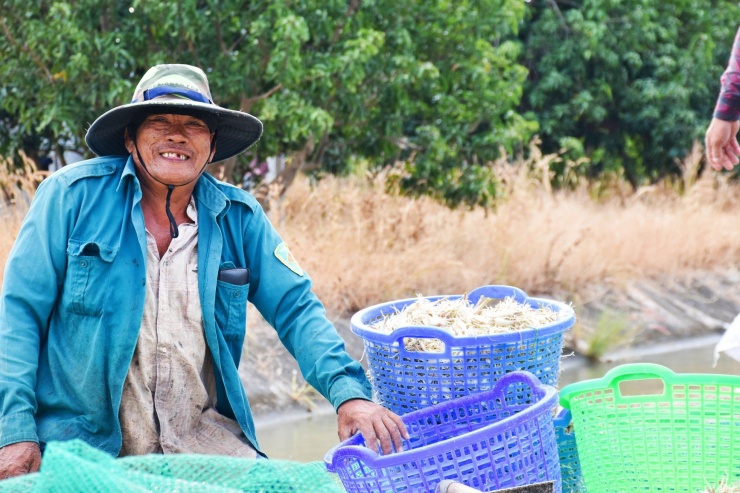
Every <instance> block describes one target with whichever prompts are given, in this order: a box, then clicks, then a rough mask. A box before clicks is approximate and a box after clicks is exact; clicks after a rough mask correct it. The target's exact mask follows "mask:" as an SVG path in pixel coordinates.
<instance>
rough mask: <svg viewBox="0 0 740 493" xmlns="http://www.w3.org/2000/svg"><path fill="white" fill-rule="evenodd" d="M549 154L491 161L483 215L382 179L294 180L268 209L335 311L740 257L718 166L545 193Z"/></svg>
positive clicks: (589, 282) (674, 269) (739, 236)
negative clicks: (635, 182) (494, 192)
mask: <svg viewBox="0 0 740 493" xmlns="http://www.w3.org/2000/svg"><path fill="white" fill-rule="evenodd" d="M555 159H558V158H557V156H542V155H539V154H537V153H534V154H533V157H532V158H530V159H529V160H527V161H520V162H519V163H517V165H515V166H512V165H509V164H506V161H505V160H502V161H501V162H498V163H493V164H492V165H493V166H496V167H497V168H499V169H498V170H497V172H498V175H499V176H501V177H503V179H504V192H505V195H506V198H505V199H504V200H503V201H502V203H501V204H500V205H499V206H498V209H497V210H496V211H495V212H488V213H486V212H485V211H483V210H472V211H471V210H456V211H452V210H449V209H447V208H446V207H444V206H443V205H440V204H438V203H436V202H434V201H432V200H431V199H427V198H418V199H411V198H408V197H402V196H399V195H397V194H388V193H385V192H384V184H385V183H386V180H385V178H386V177H384V176H379V177H376V178H375V179H368V180H358V179H338V178H330V179H325V180H322V181H321V182H319V183H318V184H311V183H310V182H309V181H308V180H306V179H301V180H298V181H297V182H296V183H295V184H294V186H293V187H292V188H291V189H290V190H289V191H288V193H287V195H286V196H285V197H284V199H283V201H282V202H278V203H275V204H273V207H272V208H271V212H272V217H273V221H274V222H275V224H276V227H277V228H278V230H279V231H280V232H281V234H282V235H283V237H284V239H286V241H288V243H289V244H290V247H291V251H292V252H293V253H294V255H295V256H296V258H297V259H298V260H299V262H300V263H301V264H302V265H303V267H304V268H305V269H306V270H307V271H308V272H309V273H310V274H311V276H312V277H313V279H314V281H315V286H316V287H315V289H316V292H317V294H318V295H319V297H320V298H321V299H322V300H324V302H325V303H326V304H327V305H328V307H329V308H330V309H332V310H336V311H342V312H344V311H352V310H356V309H358V308H361V307H365V306H368V305H370V304H373V303H377V302H381V301H388V300H392V299H398V298H400V297H409V296H414V295H415V294H417V293H420V294H423V295H432V294H456V293H458V294H459V293H462V292H465V291H469V290H471V289H473V288H475V287H477V286H480V285H484V284H509V285H514V286H518V287H520V288H523V289H524V290H526V291H528V292H530V293H553V292H558V293H571V294H578V293H583V292H585V291H586V290H587V288H589V287H590V286H593V285H596V284H601V283H610V284H615V283H622V282H625V281H627V280H630V279H634V278H638V277H651V276H656V275H659V274H671V275H680V274H682V273H685V272H686V271H687V270H692V269H711V268H714V267H719V266H728V265H734V264H735V263H737V262H738V260H740V228H738V227H737V224H738V220H739V219H740V211H739V210H738V207H737V205H738V199H737V195H738V191H740V189H738V187H737V186H735V185H731V184H729V183H728V182H727V180H726V179H725V178H724V177H723V176H722V175H719V174H716V173H709V172H707V173H705V174H704V175H703V176H702V177H701V178H697V177H696V176H695V175H694V174H695V172H696V170H697V169H698V167H697V166H696V163H684V167H685V169H687V170H688V171H687V173H691V174H692V176H687V175H685V176H684V177H683V178H682V179H681V180H676V181H673V182H664V183H663V184H661V185H659V186H655V187H651V188H646V189H641V190H638V191H637V192H636V193H635V192H631V191H630V190H628V189H627V188H626V186H624V184H623V182H622V181H620V180H619V179H618V178H616V179H614V180H613V183H607V184H605V183H604V182H603V181H602V182H597V183H591V184H587V183H580V184H579V183H576V184H575V185H574V187H573V189H572V190H568V191H558V192H553V191H552V190H551V189H550V188H549V180H543V179H542V177H543V176H548V173H549V171H548V170H549V167H550V165H551V164H552V162H553V161H554V160H555ZM700 159H701V152H700V150H699V151H696V152H695V153H694V154H693V155H692V156H689V157H688V158H687V160H693V161H695V162H698V160H700ZM688 183H690V186H688V187H685V185H686V184H688Z"/></svg>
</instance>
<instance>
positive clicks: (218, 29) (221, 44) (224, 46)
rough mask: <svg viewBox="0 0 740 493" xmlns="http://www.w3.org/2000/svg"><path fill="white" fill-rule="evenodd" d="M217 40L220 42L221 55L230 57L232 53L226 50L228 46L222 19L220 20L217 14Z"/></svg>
mask: <svg viewBox="0 0 740 493" xmlns="http://www.w3.org/2000/svg"><path fill="white" fill-rule="evenodd" d="M216 40H218V47H219V48H220V49H221V53H223V54H224V55H228V54H229V53H230V51H228V50H226V45H225V44H224V36H223V33H222V32H221V19H219V17H218V14H216Z"/></svg>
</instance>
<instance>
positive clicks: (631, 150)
mask: <svg viewBox="0 0 740 493" xmlns="http://www.w3.org/2000/svg"><path fill="white" fill-rule="evenodd" d="M737 14H738V7H737V4H736V3H735V2H714V1H711V0H581V1H575V2H574V1H565V0H562V1H555V0H537V1H533V2H532V3H531V4H530V7H529V10H528V14H527V15H528V21H527V22H526V23H525V24H524V28H523V29H522V31H521V39H522V41H523V43H524V45H525V52H524V58H523V63H524V64H525V65H526V66H527V67H528V68H529V70H530V77H529V80H528V82H527V88H526V90H525V92H526V96H525V98H524V100H523V101H522V105H521V107H520V111H522V112H523V113H525V114H526V113H527V112H530V114H533V115H536V119H537V120H538V121H539V123H540V135H541V137H542V141H543V147H544V151H545V152H553V151H556V150H558V149H559V148H560V147H562V146H563V145H570V147H572V148H575V149H576V150H577V149H578V148H579V147H580V148H581V150H582V152H584V153H585V154H586V155H588V156H589V157H590V158H591V163H592V167H591V168H590V169H588V170H586V171H587V172H588V173H589V174H591V175H596V174H598V173H600V172H603V171H618V172H622V171H623V172H624V174H625V176H626V177H627V179H628V180H629V181H630V182H631V183H632V184H633V186H637V185H639V184H640V183H642V182H643V181H645V180H656V179H659V178H661V177H663V176H665V175H667V174H671V173H678V172H679V170H678V169H677V164H676V162H677V160H678V159H681V158H683V157H684V156H685V155H686V154H687V153H688V151H689V149H690V148H691V145H692V140H693V139H700V138H701V136H702V135H703V132H704V130H705V129H706V125H707V124H708V122H709V119H710V118H711V113H712V108H713V106H714V102H715V100H716V96H717V92H718V89H719V76H720V74H721V72H722V70H723V68H724V67H725V66H726V63H727V59H728V57H729V51H730V47H731V46H732V39H733V35H734V32H735V30H736V29H737V18H738V15H737ZM574 142H577V143H579V144H578V145H575V146H574V145H572V144H573V143H574Z"/></svg>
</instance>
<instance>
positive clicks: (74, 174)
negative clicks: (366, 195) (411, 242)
mask: <svg viewBox="0 0 740 493" xmlns="http://www.w3.org/2000/svg"><path fill="white" fill-rule="evenodd" d="M261 133H262V123H261V122H260V121H259V120H258V119H257V118H255V117H253V116H252V115H249V114H247V113H244V112H240V111H232V110H228V109H226V108H222V107H220V106H218V105H216V104H215V103H214V102H213V99H212V97H211V94H210V89H209V88H208V81H207V79H206V76H205V74H204V73H203V72H202V71H201V70H200V69H198V68H196V67H192V66H188V65H158V66H156V67H153V68H151V69H150V70H149V71H148V72H147V73H146V74H145V75H144V77H143V78H142V80H141V81H140V82H139V85H138V86H137V88H136V90H135V92H134V97H133V101H132V102H131V103H130V104H127V105H124V106H120V107H117V108H114V109H112V110H110V111H108V112H107V113H105V114H103V115H102V116H100V117H99V118H98V119H97V120H96V121H95V122H94V123H93V124H92V126H91V127H90V129H89V130H88V133H87V137H86V141H87V144H88V146H89V147H90V149H92V151H93V152H95V153H96V154H97V155H98V156H100V157H98V158H95V159H91V160H89V161H84V162H82V163H78V164H75V165H72V166H68V167H66V168H64V169H62V170H61V171H59V172H57V173H54V174H53V175H52V176H51V177H49V178H48V179H47V180H45V181H44V182H43V183H42V184H41V186H40V187H39V189H38V191H37V193H36V197H35V198H34V201H33V204H32V206H31V209H30V211H29V213H28V215H27V217H26V219H25V221H24V223H23V226H22V227H21V231H20V233H19V235H18V238H17V240H16V242H15V245H14V246H13V249H12V251H11V253H10V256H9V258H8V262H7V264H6V270H5V277H4V282H3V288H2V294H1V295H0V479H2V478H5V477H11V476H17V475H20V474H24V473H27V472H33V471H36V470H38V469H39V466H40V463H41V454H42V452H43V449H44V446H45V444H46V443H48V442H49V441H56V440H70V439H74V438H79V439H82V440H84V441H85V442H87V443H89V444H91V445H93V446H95V447H97V448H99V449H101V450H104V451H106V452H108V453H110V454H112V455H114V456H124V455H140V454H147V453H201V454H220V455H233V456H240V457H257V456H261V455H263V454H262V453H261V452H260V451H259V447H258V444H257V440H256V438H255V433H254V424H253V421H252V414H251V412H250V408H249V404H248V401H247V396H246V394H245V391H244V388H243V386H242V385H241V381H240V379H239V373H238V366H239V361H240V359H241V352H242V347H243V344H244V337H245V328H246V316H247V313H246V310H247V301H251V302H252V303H253V304H254V306H255V307H256V308H257V309H258V310H259V311H260V313H261V314H262V316H263V317H264V318H265V319H266V320H267V321H268V322H269V323H270V324H271V325H272V326H273V327H274V328H275V330H276V331H277V333H278V335H279V337H280V339H281V340H282V342H283V344H284V345H285V347H286V348H287V349H288V351H289V352H290V353H291V354H292V355H293V356H294V357H295V358H296V359H297V361H298V363H299V365H300V368H301V371H302V372H303V375H304V376H305V377H306V379H307V380H308V382H310V383H311V384H312V385H313V386H314V387H315V388H316V389H317V390H318V391H319V392H321V393H322V394H323V395H324V396H325V397H326V398H327V399H328V400H329V401H330V402H331V403H332V404H333V405H334V407H335V409H336V410H337V414H338V430H339V436H340V438H341V439H345V438H348V437H349V436H351V435H352V434H354V433H356V432H362V434H363V435H364V437H365V439H366V441H367V442H368V443H378V444H379V445H380V446H381V447H382V448H383V450H384V451H385V452H390V451H391V450H392V448H393V447H396V448H400V446H401V438H402V436H403V437H405V436H406V430H405V428H404V426H403V422H402V421H401V420H400V418H399V417H398V416H396V415H395V414H393V413H391V412H390V411H388V410H386V409H384V408H382V407H380V406H378V405H376V404H374V403H372V401H371V400H370V395H371V393H370V385H369V383H368V381H367V379H366V378H365V374H364V371H363V369H362V367H361V366H360V365H359V363H357V362H356V361H353V360H352V359H351V358H350V357H349V356H348V355H347V353H346V352H345V350H344V344H343V341H342V340H341V339H340V338H339V336H338V335H337V333H336V331H335V329H334V327H333V326H332V324H331V323H330V322H329V321H328V320H327V319H326V316H325V313H324V308H323V306H322V305H321V303H320V302H319V300H318V299H317V298H316V296H315V295H314V294H313V293H312V291H311V281H310V279H309V277H308V276H307V275H306V274H305V273H304V272H303V270H302V269H301V268H300V267H299V265H298V263H297V262H296V261H295V259H294V257H293V256H292V254H291V253H290V251H289V250H288V248H287V246H286V245H285V243H283V242H282V240H281V239H280V237H279V236H278V234H277V232H276V231H275V230H274V228H273V227H272V225H271V224H270V222H269V221H268V220H267V218H266V217H265V214H264V212H263V211H262V209H261V208H260V206H259V204H258V203H257V202H256V200H255V199H254V198H253V197H252V196H251V195H249V194H248V193H247V192H245V191H243V190H241V189H238V188H235V187H233V186H230V185H227V184H224V183H221V182H218V181H217V180H215V179H214V178H212V177H211V176H209V175H208V174H205V173H204V172H203V171H204V169H205V166H206V165H207V164H208V163H209V162H213V161H220V160H223V159H226V158H229V157H231V156H234V155H236V154H239V153H240V152H242V151H244V150H246V149H247V148H249V147H250V146H251V145H252V144H254V143H255V142H256V141H257V140H258V139H259V138H260V135H261Z"/></svg>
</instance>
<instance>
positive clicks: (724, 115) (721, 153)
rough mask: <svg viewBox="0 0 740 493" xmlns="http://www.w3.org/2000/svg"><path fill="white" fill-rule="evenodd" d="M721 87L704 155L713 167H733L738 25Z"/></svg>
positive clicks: (739, 73) (737, 151) (739, 82)
mask: <svg viewBox="0 0 740 493" xmlns="http://www.w3.org/2000/svg"><path fill="white" fill-rule="evenodd" d="M721 82H722V88H721V89H720V93H719V97H718V98H717V104H716V106H715V108H714V118H712V122H711V123H710V124H709V128H708V129H707V133H706V136H705V143H706V149H707V158H708V159H709V164H710V165H711V166H712V167H713V168H714V169H716V170H721V169H722V168H725V169H728V170H730V169H732V168H733V167H734V166H735V165H737V164H738V163H739V162H740V159H738V156H740V144H738V141H737V131H738V127H739V126H740V125H738V119H739V118H740V28H738V31H737V34H736V35H735V42H734V44H733V46H732V53H731V55H730V61H729V62H728V64H727V69H726V70H725V72H724V73H723V74H722V79H721Z"/></svg>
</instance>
